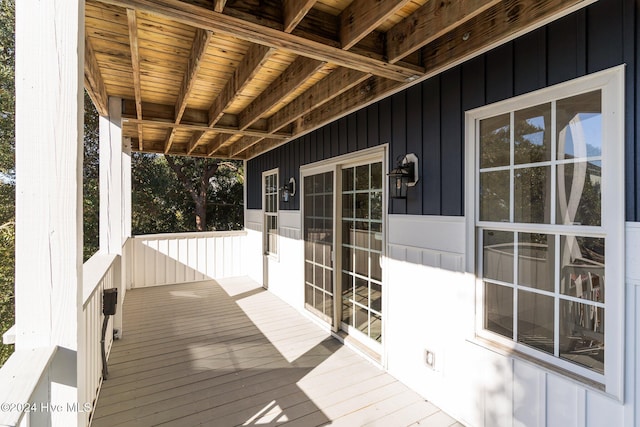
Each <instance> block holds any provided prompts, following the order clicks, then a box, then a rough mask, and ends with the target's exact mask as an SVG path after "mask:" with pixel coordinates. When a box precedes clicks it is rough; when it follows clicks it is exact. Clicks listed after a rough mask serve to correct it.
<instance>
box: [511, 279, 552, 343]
mask: <svg viewBox="0 0 640 427" xmlns="http://www.w3.org/2000/svg"><path fill="white" fill-rule="evenodd" d="M554 318H555V316H554V308H553V298H552V297H548V296H546V295H539V294H534V293H533V292H525V291H518V341H519V342H521V343H524V344H526V345H529V346H531V347H535V348H537V349H540V350H542V351H545V352H547V353H551V354H553V351H554V342H553V325H554Z"/></svg>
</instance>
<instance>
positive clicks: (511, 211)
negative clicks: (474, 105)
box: [509, 111, 515, 223]
mask: <svg viewBox="0 0 640 427" xmlns="http://www.w3.org/2000/svg"><path fill="white" fill-rule="evenodd" d="M514 124H515V113H514V112H513V111H512V112H511V113H509V222H511V223H513V222H514V218H515V194H514V191H515V186H514V171H513V165H514V164H515V130H514Z"/></svg>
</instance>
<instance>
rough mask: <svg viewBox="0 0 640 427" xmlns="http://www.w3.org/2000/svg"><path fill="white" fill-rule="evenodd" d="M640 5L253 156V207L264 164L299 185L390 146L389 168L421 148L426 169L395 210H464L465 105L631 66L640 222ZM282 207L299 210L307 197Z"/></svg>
mask: <svg viewBox="0 0 640 427" xmlns="http://www.w3.org/2000/svg"><path fill="white" fill-rule="evenodd" d="M636 3H637V2H636V1H635V0H600V1H598V2H596V3H594V4H592V5H590V6H589V7H587V8H585V9H582V10H579V11H578V12H576V13H573V14H571V15H569V16H567V17H565V18H562V19H561V20H558V21H555V22H553V23H551V24H549V25H547V26H545V27H542V28H540V29H538V30H536V31H533V32H531V33H529V34H526V35H524V36H522V37H520V38H518V39H516V40H514V41H511V42H509V43H506V44H503V45H501V46H499V47H497V48H495V49H493V50H491V51H490V52H487V53H485V54H483V55H480V56H478V57H475V58H473V59H471V60H470V61H467V62H465V63H464V64H461V65H459V66H456V67H454V68H451V69H449V70H447V71H445V72H443V73H441V74H439V75H438V76H435V77H433V78H431V79H428V80H426V81H424V82H421V83H419V84H417V85H415V86H413V87H411V88H409V89H406V90H404V91H402V92H399V93H397V94H395V95H393V96H391V97H389V98H387V99H384V100H382V101H379V102H377V103H375V104H372V105H370V106H368V107H366V108H364V109H362V110H360V111H357V112H355V113H352V114H350V115H348V116H346V117H344V118H342V119H340V120H337V121H336V122H334V123H331V124H329V125H326V126H324V127H322V128H320V129H318V130H316V131H314V132H311V133H309V134H307V135H305V136H303V137H301V138H298V139H296V140H294V141H291V142H289V143H287V144H286V145H283V146H281V147H279V148H276V149H275V150H273V151H270V152H268V153H265V154H263V155H261V156H259V157H256V158H254V159H252V160H250V161H248V165H247V195H248V196H247V198H248V200H247V206H248V208H249V209H260V208H261V207H262V203H261V184H260V179H261V174H262V171H265V170H269V169H273V168H276V167H279V168H280V185H282V184H283V183H284V182H285V181H288V180H289V177H291V176H293V177H294V178H295V179H296V182H298V183H299V180H300V177H299V169H300V166H302V165H305V164H309V163H313V162H317V161H320V160H324V159H328V158H331V157H335V156H338V155H341V154H345V153H352V152H356V151H358V150H362V149H364V148H367V147H374V146H377V145H380V144H384V143H389V147H390V156H389V157H390V167H394V165H395V159H396V158H397V157H398V156H400V155H402V154H405V153H416V154H417V156H418V158H419V160H420V175H421V176H420V178H421V179H420V182H419V183H418V185H417V187H416V188H414V189H412V190H410V192H409V198H408V199H407V200H406V201H405V200H393V201H392V203H390V204H389V213H394V214H413V215H453V216H459V215H464V155H465V150H464V134H465V132H464V112H465V111H467V110H470V109H473V108H477V107H480V106H483V105H487V104H490V103H493V102H498V101H502V100H504V99H508V98H511V97H513V96H517V95H521V94H524V93H527V92H531V91H534V90H537V89H541V88H544V87H547V86H550V85H554V84H557V83H561V82H565V81H568V80H572V79H575V78H577V77H581V76H584V75H586V74H589V73H593V72H596V71H600V70H604V69H607V68H610V67H613V66H616V65H620V64H623V63H624V64H626V67H627V68H626V91H625V109H626V111H625V134H626V137H625V139H626V140H625V144H626V154H625V155H626V160H625V169H626V190H625V191H626V218H627V220H629V221H638V220H640V214H639V206H640V196H639V194H638V183H639V181H640V176H639V170H640V149H639V145H638V132H639V130H640V128H639V127H638V124H639V123H640V120H639V115H640V108H638V102H639V99H638V96H637V90H638V89H637V88H638V87H639V83H640V76H639V75H638V72H637V64H636V63H637V61H638V59H639V58H640V42H639V37H640V35H639V34H638V31H637V27H638V26H637V22H638V17H637V13H638V12H639V10H638V7H637V5H636ZM280 209H285V210H286V209H294V210H297V209H300V199H299V197H298V195H296V196H295V197H294V198H293V201H292V202H289V203H282V202H281V203H280Z"/></svg>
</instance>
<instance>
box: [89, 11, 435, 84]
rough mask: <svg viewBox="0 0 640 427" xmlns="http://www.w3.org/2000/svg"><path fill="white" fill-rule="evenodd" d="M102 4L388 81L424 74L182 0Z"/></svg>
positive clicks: (409, 78) (406, 79)
mask: <svg viewBox="0 0 640 427" xmlns="http://www.w3.org/2000/svg"><path fill="white" fill-rule="evenodd" d="M100 1H101V2H102V3H105V4H111V5H115V6H119V7H125V8H135V9H137V10H140V11H144V12H148V13H152V14H156V15H159V16H161V17H164V18H167V19H171V20H174V21H176V22H180V23H183V24H185V25H190V26H193V27H196V28H201V29H204V30H210V31H213V32H215V33H220V34H225V35H229V36H232V37H237V38H239V39H242V40H246V41H249V42H252V43H257V44H261V45H264V46H269V47H272V48H276V49H283V50H286V51H289V52H291V53H294V54H296V55H299V56H305V57H308V58H311V59H315V60H318V61H326V62H330V63H333V64H336V65H340V66H342V67H347V68H353V69H355V70H359V71H362V72H365V73H371V74H374V75H378V76H381V77H384V78H387V79H391V80H396V81H400V82H405V83H406V82H412V81H414V80H416V79H417V78H419V77H421V76H422V75H423V74H422V73H421V72H417V71H416V70H415V69H412V68H406V67H403V66H399V65H394V64H390V63H388V62H386V61H383V60H380V59H375V58H370V57H368V56H366V55H360V54H357V53H353V52H349V51H345V50H342V49H340V48H336V47H333V46H328V45H326V44H323V43H320V42H317V41H314V40H309V39H306V38H303V37H300V36H297V35H294V34H287V33H285V32H283V31H280V30H277V29H274V28H269V27H266V26H262V25H259V24H256V23H252V22H247V21H245V20H242V19H239V18H235V17H232V16H228V15H225V14H220V13H216V12H214V11H212V10H208V9H205V8H203V7H200V6H196V5H192V4H188V3H184V2H181V1H179V0H100Z"/></svg>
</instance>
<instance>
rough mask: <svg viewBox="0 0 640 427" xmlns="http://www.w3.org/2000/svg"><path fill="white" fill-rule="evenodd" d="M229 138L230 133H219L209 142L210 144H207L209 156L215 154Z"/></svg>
mask: <svg viewBox="0 0 640 427" xmlns="http://www.w3.org/2000/svg"><path fill="white" fill-rule="evenodd" d="M229 138H230V137H229V135H218V136H216V137H215V138H213V140H212V141H211V142H209V145H208V146H207V156H213V155H215V153H216V151H218V149H219V148H220V147H222V144H224V143H225V142H227V140H228V139H229Z"/></svg>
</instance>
